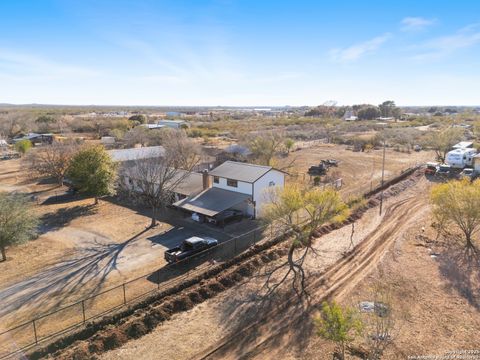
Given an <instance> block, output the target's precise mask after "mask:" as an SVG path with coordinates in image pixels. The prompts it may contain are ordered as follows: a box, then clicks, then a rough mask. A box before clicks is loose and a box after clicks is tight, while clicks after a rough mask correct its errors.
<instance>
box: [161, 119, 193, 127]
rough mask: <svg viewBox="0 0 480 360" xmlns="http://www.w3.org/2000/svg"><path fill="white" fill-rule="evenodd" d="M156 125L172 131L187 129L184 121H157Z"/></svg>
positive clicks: (186, 123)
mask: <svg viewBox="0 0 480 360" xmlns="http://www.w3.org/2000/svg"><path fill="white" fill-rule="evenodd" d="M157 125H160V126H164V127H169V128H173V129H186V128H188V127H189V124H188V122H186V121H184V120H159V121H158V122H157Z"/></svg>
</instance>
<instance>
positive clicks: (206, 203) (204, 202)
mask: <svg viewBox="0 0 480 360" xmlns="http://www.w3.org/2000/svg"><path fill="white" fill-rule="evenodd" d="M203 177H204V178H203V188H204V190H203V191H202V192H200V193H199V194H197V195H195V196H192V197H188V198H186V199H183V200H180V201H178V202H176V203H175V204H174V206H176V207H178V208H180V209H183V210H186V211H189V212H191V213H197V214H201V215H203V216H208V217H213V216H215V215H217V214H219V213H221V212H222V211H224V210H228V209H236V210H241V211H243V212H244V214H246V215H249V216H251V217H252V218H256V217H258V216H261V208H262V205H263V204H264V203H265V201H267V199H266V196H265V193H266V192H265V190H266V189H267V188H269V187H272V186H280V187H283V186H284V184H285V173H284V172H282V171H280V170H277V169H274V168H272V167H271V166H262V165H254V164H247V163H240V162H235V161H226V162H224V163H223V164H221V165H220V166H218V167H216V168H215V169H213V170H212V171H210V173H207V172H204V173H203Z"/></svg>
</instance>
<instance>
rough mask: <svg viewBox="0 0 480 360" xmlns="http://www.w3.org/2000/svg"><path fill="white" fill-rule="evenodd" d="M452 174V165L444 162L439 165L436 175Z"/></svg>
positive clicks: (445, 175)
mask: <svg viewBox="0 0 480 360" xmlns="http://www.w3.org/2000/svg"><path fill="white" fill-rule="evenodd" d="M451 174H452V167H451V166H450V165H446V164H442V165H439V166H438V169H437V172H436V175H438V176H442V177H448V176H451Z"/></svg>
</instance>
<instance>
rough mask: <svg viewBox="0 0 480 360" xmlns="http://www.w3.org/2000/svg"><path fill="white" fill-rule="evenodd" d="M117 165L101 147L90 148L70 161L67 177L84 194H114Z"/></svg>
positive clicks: (81, 151) (78, 153)
mask: <svg viewBox="0 0 480 360" xmlns="http://www.w3.org/2000/svg"><path fill="white" fill-rule="evenodd" d="M116 170H117V165H116V163H114V162H113V161H112V158H111V157H110V155H109V154H108V153H107V151H106V150H105V148H104V147H103V146H101V145H96V146H90V147H87V148H84V149H82V150H80V151H79V152H77V153H76V154H75V156H74V157H73V158H72V160H71V161H70V166H69V167H68V170H67V173H66V175H67V177H68V178H69V179H70V180H71V181H72V183H73V185H74V186H75V187H76V188H77V189H78V190H79V191H80V192H82V193H85V194H89V195H91V196H94V197H95V204H98V198H99V197H100V196H105V195H111V194H113V193H114V183H115V179H116V175H117V171H116Z"/></svg>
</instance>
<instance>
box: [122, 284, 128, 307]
mask: <svg viewBox="0 0 480 360" xmlns="http://www.w3.org/2000/svg"><path fill="white" fill-rule="evenodd" d="M122 287H123V304H124V305H126V304H127V292H126V291H125V283H123V284H122Z"/></svg>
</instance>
